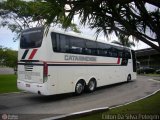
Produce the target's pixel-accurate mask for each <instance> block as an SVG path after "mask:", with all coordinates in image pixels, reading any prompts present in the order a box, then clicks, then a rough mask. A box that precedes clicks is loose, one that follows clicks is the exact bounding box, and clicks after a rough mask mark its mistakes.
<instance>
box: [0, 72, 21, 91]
mask: <svg viewBox="0 0 160 120" xmlns="http://www.w3.org/2000/svg"><path fill="white" fill-rule="evenodd" d="M16 80H17V76H16V75H0V93H9V92H18V91H19V90H18V89H17V83H16Z"/></svg>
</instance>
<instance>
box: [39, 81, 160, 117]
mask: <svg viewBox="0 0 160 120" xmlns="http://www.w3.org/2000/svg"><path fill="white" fill-rule="evenodd" d="M151 81H154V82H160V81H157V80H154V79H152V80H151ZM159 91H160V89H158V90H156V91H154V92H153V93H151V94H149V95H147V96H145V97H142V98H139V99H137V100H134V101H131V102H127V103H124V104H120V105H117V106H114V107H102V108H95V109H90V110H85V111H80V112H74V113H70V114H66V115H60V116H56V117H49V118H45V119H41V120H60V119H61V120H62V119H63V120H68V119H70V118H74V117H75V118H77V117H81V116H85V115H90V114H93V113H98V112H103V111H106V110H111V109H114V108H117V107H121V106H125V105H128V104H131V103H134V102H137V101H140V100H143V99H145V98H148V97H150V96H152V95H154V94H156V93H157V92H159Z"/></svg>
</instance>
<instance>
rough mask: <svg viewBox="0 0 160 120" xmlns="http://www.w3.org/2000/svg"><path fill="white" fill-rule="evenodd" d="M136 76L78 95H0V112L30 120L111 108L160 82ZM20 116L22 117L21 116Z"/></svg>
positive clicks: (150, 91) (152, 90)
mask: <svg viewBox="0 0 160 120" xmlns="http://www.w3.org/2000/svg"><path fill="white" fill-rule="evenodd" d="M151 78H152V77H145V76H138V78H137V80H134V81H132V82H129V83H122V84H117V85H112V86H107V87H104V88H100V89H98V90H97V91H95V92H94V93H85V94H83V95H81V96H73V95H72V94H65V95H56V96H47V97H46V96H39V95H35V94H30V93H17V94H15V93H14V94H3V95H0V114H2V113H9V114H31V115H32V117H33V116H34V117H35V118H34V120H36V117H37V116H38V117H37V119H39V118H44V117H48V116H56V115H59V114H67V113H72V112H78V111H83V110H88V109H93V108H97V107H105V106H108V107H111V106H115V105H119V104H122V103H126V102H129V101H132V100H136V99H139V98H142V97H144V96H146V95H149V94H151V93H153V92H154V91H156V90H158V89H160V82H154V81H151V80H149V79H151ZM22 118H23V117H22Z"/></svg>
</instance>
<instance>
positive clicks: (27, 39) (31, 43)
mask: <svg viewBox="0 0 160 120" xmlns="http://www.w3.org/2000/svg"><path fill="white" fill-rule="evenodd" d="M43 31H44V29H43V27H39V28H31V29H27V30H24V31H23V32H22V34H21V39H20V48H21V49H29V48H38V47H40V46H41V44H42V39H43Z"/></svg>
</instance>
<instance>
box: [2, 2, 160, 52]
mask: <svg viewBox="0 0 160 120" xmlns="http://www.w3.org/2000/svg"><path fill="white" fill-rule="evenodd" d="M8 1H9V2H11V3H10V6H9V7H7V5H6V10H7V11H8V10H9V15H10V14H16V15H17V18H21V17H24V18H25V19H26V18H28V19H29V18H31V19H32V21H41V20H42V21H43V22H45V24H47V25H50V24H51V23H61V24H62V27H64V28H67V27H69V26H70V24H71V23H72V22H73V20H74V16H75V15H78V16H79V21H80V23H81V24H82V25H88V26H89V27H90V28H91V29H96V30H97V34H99V33H100V32H103V33H104V34H105V35H106V36H108V35H109V34H111V33H115V34H116V35H117V36H119V35H120V34H122V35H126V36H133V37H134V38H136V39H137V40H141V41H143V42H144V43H146V44H148V45H150V46H151V47H152V48H154V49H156V50H157V51H159V52H160V32H159V31H160V0H43V2H42V1H41V0H38V1H34V2H27V3H26V2H22V1H21V4H19V2H20V0H8ZM15 1H18V3H15ZM6 3H8V2H6ZM4 6H5V5H4ZM13 6H14V7H13ZM2 7H3V6H2ZM4 10H5V7H4ZM20 21H21V20H20ZM24 23H25V21H24ZM37 23H38V22H37ZM25 26H26V25H25ZM153 42H156V43H157V44H154V43H153Z"/></svg>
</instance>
